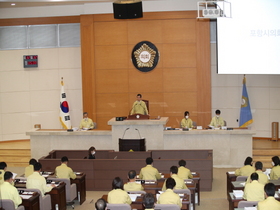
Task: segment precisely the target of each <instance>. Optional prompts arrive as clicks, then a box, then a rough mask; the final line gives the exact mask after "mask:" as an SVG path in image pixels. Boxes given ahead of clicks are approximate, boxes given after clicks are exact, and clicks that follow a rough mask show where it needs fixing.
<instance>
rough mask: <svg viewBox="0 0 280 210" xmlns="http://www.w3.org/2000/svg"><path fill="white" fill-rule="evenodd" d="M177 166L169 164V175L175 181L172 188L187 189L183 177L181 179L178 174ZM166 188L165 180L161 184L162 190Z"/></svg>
mask: <svg viewBox="0 0 280 210" xmlns="http://www.w3.org/2000/svg"><path fill="white" fill-rule="evenodd" d="M177 173H178V167H177V166H171V167H170V176H171V178H173V179H174V180H175V182H176V185H175V187H174V189H176V190H180V189H187V186H186V184H185V182H184V180H183V179H181V178H180V177H179V176H178V175H177ZM165 190H166V180H165V182H164V184H163V186H162V191H165Z"/></svg>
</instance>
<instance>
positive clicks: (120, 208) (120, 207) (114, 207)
mask: <svg viewBox="0 0 280 210" xmlns="http://www.w3.org/2000/svg"><path fill="white" fill-rule="evenodd" d="M107 209H108V210H131V206H130V205H128V204H109V203H108V204H107Z"/></svg>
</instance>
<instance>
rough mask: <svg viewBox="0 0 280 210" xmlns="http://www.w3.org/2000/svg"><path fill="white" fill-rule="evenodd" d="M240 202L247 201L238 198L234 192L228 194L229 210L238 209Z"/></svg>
mask: <svg viewBox="0 0 280 210" xmlns="http://www.w3.org/2000/svg"><path fill="white" fill-rule="evenodd" d="M239 201H246V200H244V199H243V198H236V197H235V196H234V195H233V193H232V192H230V193H229V194H228V204H229V210H234V208H237V207H238V203H239Z"/></svg>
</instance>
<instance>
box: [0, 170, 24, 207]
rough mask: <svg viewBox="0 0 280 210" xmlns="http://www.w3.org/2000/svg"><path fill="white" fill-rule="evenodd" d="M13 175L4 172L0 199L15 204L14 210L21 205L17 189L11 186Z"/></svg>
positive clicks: (0, 187)
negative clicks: (9, 200) (8, 200)
mask: <svg viewBox="0 0 280 210" xmlns="http://www.w3.org/2000/svg"><path fill="white" fill-rule="evenodd" d="M12 183H13V173H12V172H10V171H6V172H5V174H4V183H3V184H1V186H0V198H1V199H11V200H12V201H13V202H14V204H15V209H17V207H18V205H19V204H21V203H22V199H21V197H20V196H19V193H18V190H17V188H15V187H14V186H13V184H12Z"/></svg>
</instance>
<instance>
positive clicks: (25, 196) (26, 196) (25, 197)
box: [20, 195, 32, 199]
mask: <svg viewBox="0 0 280 210" xmlns="http://www.w3.org/2000/svg"><path fill="white" fill-rule="evenodd" d="M20 197H22V199H29V198H31V197H32V195H20Z"/></svg>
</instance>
